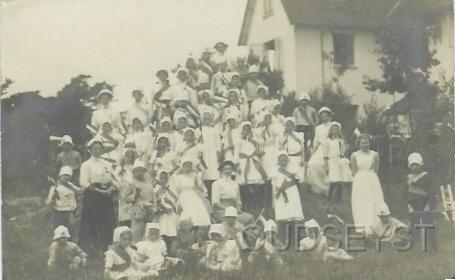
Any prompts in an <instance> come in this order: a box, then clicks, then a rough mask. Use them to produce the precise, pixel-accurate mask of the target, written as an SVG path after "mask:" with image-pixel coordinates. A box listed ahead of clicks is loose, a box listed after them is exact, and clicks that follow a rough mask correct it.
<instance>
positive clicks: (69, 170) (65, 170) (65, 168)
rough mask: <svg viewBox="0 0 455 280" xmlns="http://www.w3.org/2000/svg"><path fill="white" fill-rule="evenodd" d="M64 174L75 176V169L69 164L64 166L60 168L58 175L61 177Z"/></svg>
mask: <svg viewBox="0 0 455 280" xmlns="http://www.w3.org/2000/svg"><path fill="white" fill-rule="evenodd" d="M62 175H69V176H70V177H73V169H72V168H71V167H69V166H68V165H65V166H62V168H60V172H59V173H58V176H59V177H60V176H62Z"/></svg>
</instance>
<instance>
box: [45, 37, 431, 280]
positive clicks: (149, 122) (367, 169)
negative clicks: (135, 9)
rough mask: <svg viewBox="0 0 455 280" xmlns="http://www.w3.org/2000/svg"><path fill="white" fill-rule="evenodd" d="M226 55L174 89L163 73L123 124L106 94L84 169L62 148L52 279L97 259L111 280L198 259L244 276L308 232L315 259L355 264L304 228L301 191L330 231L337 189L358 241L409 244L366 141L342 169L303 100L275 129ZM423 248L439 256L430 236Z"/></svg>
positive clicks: (53, 194)
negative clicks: (348, 190)
mask: <svg viewBox="0 0 455 280" xmlns="http://www.w3.org/2000/svg"><path fill="white" fill-rule="evenodd" d="M226 47H227V46H226V45H225V44H224V43H218V44H217V45H216V46H215V49H216V53H215V54H212V55H211V54H210V53H208V52H205V53H204V54H203V56H202V58H201V60H200V61H199V64H197V63H196V62H195V61H194V59H189V61H187V64H186V67H187V68H186V69H185V68H181V69H178V70H177V80H178V81H177V82H176V83H173V84H171V83H170V81H169V77H168V72H167V71H166V70H160V71H158V72H157V78H158V82H157V84H156V89H155V90H154V92H153V94H152V96H151V97H150V98H149V100H148V101H147V100H146V99H147V98H145V96H144V93H143V92H142V91H141V90H133V92H132V96H133V99H134V104H133V105H132V106H131V107H130V108H129V109H128V110H127V111H125V112H122V113H119V112H116V111H115V110H114V109H113V108H112V106H111V100H112V98H113V93H112V92H111V91H110V90H108V89H104V90H102V91H101V92H100V93H99V94H98V96H97V100H98V105H99V108H98V109H97V110H96V111H95V112H94V113H93V116H92V121H91V124H89V125H88V126H87V127H88V128H89V129H90V130H91V131H92V132H93V134H94V136H93V138H92V139H91V140H90V141H89V142H88V143H87V147H88V150H89V152H90V158H89V159H88V160H86V161H85V162H83V163H82V160H81V156H80V154H79V153H78V152H76V151H75V150H74V149H72V146H73V143H72V140H71V137H69V136H64V137H63V138H62V141H61V145H62V152H61V153H60V154H59V155H58V157H57V164H58V166H59V167H60V172H59V174H58V178H57V180H56V182H55V183H54V184H53V186H52V187H51V189H50V192H49V196H48V199H47V204H48V205H51V206H52V207H53V210H54V228H55V236H54V242H53V243H52V245H51V248H50V258H49V268H52V269H54V268H55V267H56V266H58V265H57V264H62V263H63V260H65V261H64V263H65V265H66V266H67V267H70V268H73V267H80V266H82V265H84V264H85V263H86V259H87V254H88V255H89V257H92V256H93V257H96V256H97V255H100V254H101V253H104V252H105V253H104V255H105V276H106V278H108V279H122V278H124V277H127V278H128V279H141V278H142V277H147V276H153V275H156V274H157V273H158V272H159V271H161V270H163V269H166V268H167V267H169V266H170V265H171V266H174V265H178V264H188V263H191V262H194V260H195V259H196V260H197V261H196V263H197V264H199V265H203V266H205V267H206V268H207V269H211V270H238V269H240V268H241V266H242V262H245V261H253V260H254V259H257V256H264V257H265V259H266V260H270V261H272V262H273V263H274V264H277V265H282V264H283V259H282V257H281V250H280V248H281V247H282V246H280V245H279V244H280V243H286V242H289V241H290V240H292V241H291V242H299V240H300V237H299V235H296V234H295V232H296V228H298V227H299V225H300V226H302V225H303V226H304V228H305V231H306V237H305V238H304V239H302V240H300V243H299V244H300V248H301V249H302V250H308V251H311V255H313V256H314V257H317V258H320V259H326V258H330V257H332V258H337V259H350V258H352V257H351V256H350V255H348V254H347V253H346V252H345V251H343V250H341V249H336V248H331V247H330V246H329V244H328V242H327V238H325V236H324V232H323V231H321V228H320V226H319V224H318V223H317V222H316V221H315V220H314V219H305V217H304V213H303V210H302V209H303V208H302V199H301V198H302V195H303V192H302V191H303V188H302V186H303V185H309V186H311V189H312V191H313V192H316V193H320V194H325V195H327V206H326V208H327V212H326V213H324V215H325V214H326V215H327V217H328V218H331V217H334V216H335V217H338V216H337V215H336V214H337V213H336V211H335V209H334V208H333V207H332V206H333V205H335V204H336V203H337V202H339V201H340V197H341V190H342V188H343V185H345V183H350V182H352V198H351V204H352V216H353V220H354V224H355V225H356V230H357V231H359V232H362V233H364V234H365V235H366V236H375V235H376V236H378V237H380V238H381V239H383V240H386V241H390V240H395V238H396V237H397V236H398V234H399V233H400V232H401V230H402V229H403V228H404V229H405V231H406V229H407V227H406V226H404V224H402V223H401V222H399V221H398V220H396V219H394V218H391V217H389V215H390V212H389V211H388V207H387V204H386V203H385V201H384V197H383V193H382V188H381V184H380V181H379V178H378V175H377V172H378V168H379V155H378V153H376V152H374V151H372V150H370V137H369V136H368V135H361V136H360V137H359V138H358V144H359V150H358V151H356V152H354V153H352V155H351V157H350V159H349V158H348V157H347V155H346V150H347V149H346V143H345V141H344V140H343V134H342V127H341V124H340V123H338V122H335V121H332V119H333V117H334V114H333V112H332V110H331V109H330V108H328V107H322V108H320V109H319V110H318V111H316V110H315V109H314V108H313V107H311V106H310V101H311V100H310V97H309V95H308V94H307V93H302V94H300V95H298V96H297V98H296V101H297V102H298V106H297V108H296V109H295V110H294V112H293V116H292V117H285V116H283V115H281V105H282V103H281V101H280V100H278V99H271V97H270V94H269V92H268V88H267V87H266V86H265V85H264V84H263V82H262V81H260V80H259V79H258V75H257V72H258V67H257V66H256V65H251V66H250V70H249V73H248V74H247V78H246V81H244V82H243V83H242V81H241V79H240V75H239V74H238V73H233V72H228V63H227V61H226V59H225V55H224V52H225V50H226ZM212 56H213V57H214V58H213V59H211V57H212ZM215 58H216V59H215ZM318 123H319V124H318ZM409 167H410V170H411V174H410V175H409V176H408V185H409V191H408V197H409V207H410V211H411V219H410V220H411V231H412V237H413V238H416V239H417V238H418V232H417V230H416V225H418V224H420V223H425V224H433V220H432V215H431V213H430V212H428V206H427V205H429V203H430V202H431V200H433V199H434V196H435V193H434V191H433V186H432V185H431V181H429V180H428V174H427V173H426V172H424V171H423V160H422V158H421V156H420V155H419V154H417V153H414V154H412V155H410V157H409ZM78 185H79V186H78ZM79 194H81V195H82V196H83V198H82V202H81V203H80V205H81V217H80V226H79V232H78V237H79V238H78V239H79V240H78V244H79V246H80V249H79V246H78V245H76V244H75V243H72V242H70V241H68V239H69V238H70V235H71V236H74V234H75V233H76V230H75V229H74V227H73V223H72V222H71V219H70V216H71V215H72V213H73V212H74V211H75V210H76V208H77V207H78V206H79V205H78V203H77V202H76V201H77V200H76V196H78V195H79ZM264 216H265V217H268V218H270V220H265V219H263V218H262V217H264ZM271 218H274V220H272V219H271ZM259 220H260V221H261V222H259ZM430 238H431V240H432V242H433V241H434V242H433V244H434V246H435V245H436V242H435V239H434V232H431V235H430ZM57 253H58V254H57ZM86 253H87V254H86ZM59 254H63V255H67V256H69V258H67V259H68V260H67V261H66V259H65V258H63V259H61V258H58V257H56V256H57V255H59ZM62 265H63V264H62Z"/></svg>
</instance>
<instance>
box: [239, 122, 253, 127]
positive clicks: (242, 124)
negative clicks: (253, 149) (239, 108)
mask: <svg viewBox="0 0 455 280" xmlns="http://www.w3.org/2000/svg"><path fill="white" fill-rule="evenodd" d="M247 125H249V126H251V122H249V121H243V122H242V123H241V125H240V126H241V127H242V128H243V127H244V126H247Z"/></svg>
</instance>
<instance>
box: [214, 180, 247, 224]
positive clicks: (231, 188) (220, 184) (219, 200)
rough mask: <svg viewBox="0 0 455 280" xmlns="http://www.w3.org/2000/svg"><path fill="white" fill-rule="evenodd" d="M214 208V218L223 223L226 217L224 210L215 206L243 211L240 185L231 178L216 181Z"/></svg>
mask: <svg viewBox="0 0 455 280" xmlns="http://www.w3.org/2000/svg"><path fill="white" fill-rule="evenodd" d="M211 201H212V206H213V217H214V219H215V220H217V221H219V222H221V221H222V219H223V216H224V209H220V207H215V204H222V205H223V206H225V207H228V206H233V207H235V208H236V209H241V208H242V207H241V206H242V202H241V200H240V190H239V185H238V184H237V183H236V182H235V181H234V180H232V179H231V178H226V177H222V178H220V179H218V180H216V181H215V182H214V183H213V185H212V197H211Z"/></svg>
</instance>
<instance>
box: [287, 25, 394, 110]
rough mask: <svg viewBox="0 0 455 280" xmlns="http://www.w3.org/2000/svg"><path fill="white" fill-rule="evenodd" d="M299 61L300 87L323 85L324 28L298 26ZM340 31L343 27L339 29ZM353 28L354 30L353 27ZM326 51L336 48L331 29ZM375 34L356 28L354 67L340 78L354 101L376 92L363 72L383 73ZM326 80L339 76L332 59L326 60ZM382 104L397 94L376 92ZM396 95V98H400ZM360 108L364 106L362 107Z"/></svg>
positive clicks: (378, 75)
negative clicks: (368, 87) (364, 78)
mask: <svg viewBox="0 0 455 280" xmlns="http://www.w3.org/2000/svg"><path fill="white" fill-rule="evenodd" d="M296 29H297V30H296V45H297V50H296V61H297V73H298V76H297V89H298V90H299V91H308V90H311V89H314V88H320V87H321V86H322V77H323V74H322V69H323V68H322V67H323V63H322V58H321V32H322V31H323V29H321V28H307V27H297V28H296ZM337 31H339V30H337ZM352 32H353V31H352ZM323 41H324V42H323V45H324V51H325V52H326V53H331V52H333V41H332V33H331V30H326V32H325V33H324V36H323ZM375 48H376V42H375V36H374V34H373V33H372V32H365V31H361V32H360V31H359V32H354V67H353V68H352V69H347V70H346V71H345V72H344V74H343V75H341V77H340V78H339V82H340V85H341V86H342V87H343V88H344V89H345V90H346V91H347V92H348V93H350V94H351V95H352V96H353V100H352V101H353V103H354V104H365V103H368V102H369V101H370V100H371V97H372V96H373V95H372V94H371V93H370V92H368V91H367V90H366V89H365V87H364V85H363V83H362V82H363V76H364V75H368V76H370V77H373V78H379V77H381V74H382V72H381V69H380V68H379V63H378V62H377V55H376V54H375V53H374V50H375ZM324 72H325V75H324V76H325V81H326V82H328V81H330V80H331V79H333V78H334V77H336V72H335V69H334V67H333V65H332V64H331V62H330V61H327V60H325V62H324ZM374 96H376V97H377V101H378V104H379V105H381V106H388V105H391V104H392V103H393V97H392V96H388V95H385V94H380V95H379V94H375V95H374ZM398 98H399V97H398V96H396V100H398ZM359 109H360V110H361V109H362V108H359Z"/></svg>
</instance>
